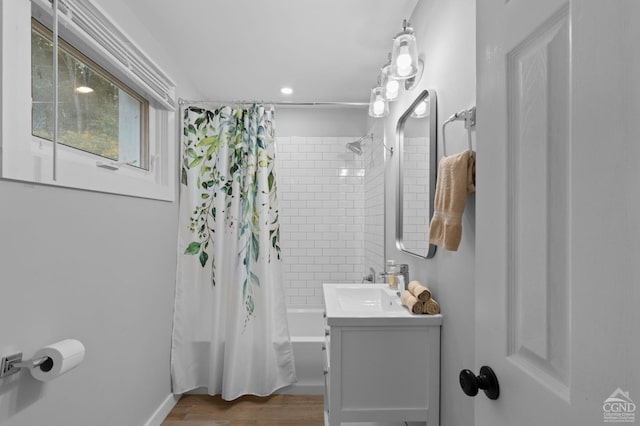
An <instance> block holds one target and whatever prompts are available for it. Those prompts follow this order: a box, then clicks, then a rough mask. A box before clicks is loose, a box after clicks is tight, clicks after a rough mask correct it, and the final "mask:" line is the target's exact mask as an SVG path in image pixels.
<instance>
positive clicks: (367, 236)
mask: <svg viewBox="0 0 640 426" xmlns="http://www.w3.org/2000/svg"><path fill="white" fill-rule="evenodd" d="M385 155H389V153H388V152H387V153H385V149H384V131H383V129H382V128H379V129H376V128H374V133H373V141H372V143H371V145H370V146H366V147H365V149H364V154H363V156H364V157H365V165H364V169H365V176H364V269H365V270H367V271H368V269H369V268H374V270H375V273H376V274H379V273H380V272H382V270H383V269H384V159H385ZM379 279H380V278H379V277H376V280H379Z"/></svg>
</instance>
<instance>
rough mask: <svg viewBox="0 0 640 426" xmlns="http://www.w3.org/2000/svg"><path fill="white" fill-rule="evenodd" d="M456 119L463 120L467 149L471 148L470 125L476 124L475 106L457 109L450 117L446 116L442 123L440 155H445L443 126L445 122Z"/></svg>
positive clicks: (445, 141) (444, 126)
mask: <svg viewBox="0 0 640 426" xmlns="http://www.w3.org/2000/svg"><path fill="white" fill-rule="evenodd" d="M458 120H464V127H465V128H466V129H467V139H468V142H469V151H472V150H473V146H472V144H471V127H473V126H475V125H476V107H471V108H469V109H463V110H462V111H458V112H456V113H455V114H453V115H452V116H451V117H449V118H447V120H446V121H445V122H444V123H443V124H442V155H444V156H445V157H446V156H447V138H446V133H445V128H446V127H447V124H449V123H451V122H452V121H458Z"/></svg>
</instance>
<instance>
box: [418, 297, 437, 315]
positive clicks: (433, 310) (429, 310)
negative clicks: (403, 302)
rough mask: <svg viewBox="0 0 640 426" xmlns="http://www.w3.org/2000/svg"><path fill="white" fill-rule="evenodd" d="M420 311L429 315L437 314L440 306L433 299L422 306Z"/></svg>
mask: <svg viewBox="0 0 640 426" xmlns="http://www.w3.org/2000/svg"><path fill="white" fill-rule="evenodd" d="M422 311H423V312H424V313H425V314H429V315H435V314H439V313H440V305H439V304H438V302H436V300H435V299H434V298H431V299H429V300H427V301H426V302H424V303H423V304H422Z"/></svg>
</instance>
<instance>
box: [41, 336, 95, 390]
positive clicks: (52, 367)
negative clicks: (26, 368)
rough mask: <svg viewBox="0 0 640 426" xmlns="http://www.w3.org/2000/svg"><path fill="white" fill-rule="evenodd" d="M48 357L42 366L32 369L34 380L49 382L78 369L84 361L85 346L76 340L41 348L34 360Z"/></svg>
mask: <svg viewBox="0 0 640 426" xmlns="http://www.w3.org/2000/svg"><path fill="white" fill-rule="evenodd" d="M42 357H48V358H49V359H47V360H46V361H45V362H43V363H42V364H41V365H39V366H37V367H34V368H32V369H31V375H32V376H33V378H34V379H36V380H40V381H41V382H48V381H49V380H53V379H55V378H56V377H58V376H61V375H63V374H64V373H66V372H67V371H69V370H71V369H73V368H75V367H77V366H78V365H80V363H81V362H82V361H83V360H84V345H83V344H82V343H81V342H80V341H78V340H75V339H67V340H62V341H60V342H57V343H54V344H52V345H48V346H45V347H44V348H40V349H38V350H37V351H36V353H35V354H34V355H33V359H40V358H42Z"/></svg>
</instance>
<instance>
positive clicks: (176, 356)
mask: <svg viewBox="0 0 640 426" xmlns="http://www.w3.org/2000/svg"><path fill="white" fill-rule="evenodd" d="M183 124H184V126H183V138H182V139H183V143H182V158H181V185H180V189H181V191H180V220H179V230H178V269H177V271H178V272H177V283H176V305H175V312H174V327H173V339H172V351H171V355H172V357H171V372H172V383H173V391H174V393H183V392H186V391H189V390H191V389H194V388H199V387H205V388H207V390H208V392H209V393H210V394H212V395H216V394H221V395H222V397H223V398H224V399H229V400H230V399H234V398H237V397H238V396H240V395H244V394H254V395H268V394H271V393H272V392H273V391H274V390H276V389H278V388H281V387H283V386H287V385H290V384H292V383H294V382H295V368H294V364H293V352H292V349H291V341H290V337H289V331H288V325H287V318H286V305H285V298H284V290H283V287H282V272H281V260H280V226H279V221H278V205H277V193H276V179H275V172H274V162H275V160H274V157H275V145H274V113H273V111H268V110H266V109H265V108H264V106H262V105H252V106H250V107H239V106H237V107H230V106H221V107H219V108H216V109H205V108H199V107H195V106H192V107H189V108H186V109H185V111H184V123H183Z"/></svg>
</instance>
